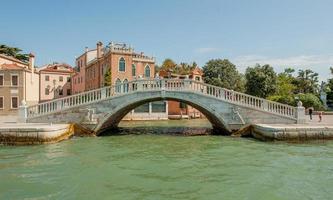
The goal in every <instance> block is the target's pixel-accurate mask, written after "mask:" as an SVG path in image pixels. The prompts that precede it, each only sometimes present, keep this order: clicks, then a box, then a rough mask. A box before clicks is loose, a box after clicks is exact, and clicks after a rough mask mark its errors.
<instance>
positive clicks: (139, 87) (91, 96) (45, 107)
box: [27, 79, 296, 118]
mask: <svg viewBox="0 0 333 200" xmlns="http://www.w3.org/2000/svg"><path fill="white" fill-rule="evenodd" d="M156 90H168V91H191V92H195V93H200V94H203V95H207V96H211V97H214V98H218V99H221V100H223V101H227V102H230V103H233V104H238V105H242V106H246V107H251V108H255V109H259V110H263V111H266V112H270V113H274V114H278V115H283V116H287V117H291V118H296V108H295V107H292V106H289V105H285V104H281V103H277V102H273V101H269V100H266V99H263V98H259V97H254V96H251V95H247V94H244V93H240V92H236V91H233V90H228V89H224V88H220V87H217V86H213V85H209V84H205V83H203V82H199V81H194V80H189V79H140V80H135V81H130V82H124V83H122V84H117V85H113V86H108V87H103V88H99V89H95V90H91V91H87V92H83V93H79V94H75V95H72V96H68V97H64V98H59V99H55V100H52V101H48V102H44V103H40V104H37V105H33V106H29V107H28V108H27V117H28V118H30V117H36V116H41V115H46V114H49V113H54V112H59V111H61V110H63V109H67V108H72V107H75V106H80V105H84V104H89V103H93V102H98V101H101V100H104V99H109V98H112V97H114V96H118V95H124V94H128V93H131V92H136V91H156Z"/></svg>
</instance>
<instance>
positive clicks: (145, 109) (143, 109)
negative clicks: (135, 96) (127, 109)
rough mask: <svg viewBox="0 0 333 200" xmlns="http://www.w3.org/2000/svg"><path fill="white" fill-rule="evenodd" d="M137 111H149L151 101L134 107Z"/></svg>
mask: <svg viewBox="0 0 333 200" xmlns="http://www.w3.org/2000/svg"><path fill="white" fill-rule="evenodd" d="M134 112H135V113H149V103H145V104H143V105H141V106H139V107H137V108H135V109H134Z"/></svg>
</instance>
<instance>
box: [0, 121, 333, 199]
mask: <svg viewBox="0 0 333 200" xmlns="http://www.w3.org/2000/svg"><path fill="white" fill-rule="evenodd" d="M121 126H122V127H123V128H122V129H121V130H120V134H119V133H118V134H115V133H110V135H109V136H104V137H97V138H73V139H71V140H68V141H64V142H61V143H57V144H51V145H39V146H22V147H17V146H16V147H14V146H0V199H6V200H7V199H121V200H123V199H126V200H127V199H151V200H156V199H205V200H206V199H214V200H215V199H255V200H258V199H263V200H267V199H270V200H272V199H273V200H274V199H291V200H297V199H302V200H303V199H332V196H333V142H332V141H327V142H315V143H302V144H291V143H284V142H283V143H276V142H275V143H264V142H260V141H256V140H253V139H245V138H231V137H222V136H191V137H189V136H180V135H179V132H181V131H184V130H185V131H188V130H187V129H186V128H184V127H188V126H191V127H194V130H196V131H198V130H203V129H200V128H199V127H203V128H205V127H209V124H208V123H207V122H205V121H203V120H194V121H188V120H184V121H168V122H154V123H152V122H145V123H142V122H139V123H138V122H126V123H122V124H121ZM170 126H172V127H174V128H172V129H170ZM134 127H135V128H134ZM175 127H178V128H175ZM168 130H170V131H169V132H168ZM199 132H200V131H199ZM125 133H131V134H125Z"/></svg>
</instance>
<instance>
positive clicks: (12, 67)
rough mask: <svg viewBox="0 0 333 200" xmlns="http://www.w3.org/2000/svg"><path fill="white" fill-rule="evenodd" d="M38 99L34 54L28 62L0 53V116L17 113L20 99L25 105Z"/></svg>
mask: <svg viewBox="0 0 333 200" xmlns="http://www.w3.org/2000/svg"><path fill="white" fill-rule="evenodd" d="M38 100H39V73H38V71H37V69H35V56H34V55H33V54H30V55H29V62H28V63H25V62H22V61H20V60H18V59H16V58H14V57H10V56H6V55H2V54H0V116H2V117H4V116H5V117H6V118H8V117H10V116H15V117H16V116H17V115H18V108H19V106H20V104H21V102H22V101H24V102H26V103H27V105H34V104H37V103H38Z"/></svg>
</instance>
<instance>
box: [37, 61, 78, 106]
mask: <svg viewBox="0 0 333 200" xmlns="http://www.w3.org/2000/svg"><path fill="white" fill-rule="evenodd" d="M73 74H74V69H73V68H72V66H70V65H68V64H66V63H53V64H48V65H45V66H43V67H41V68H40V69H39V75H40V78H39V80H40V86H39V89H40V90H39V101H40V102H44V101H49V100H52V99H57V98H61V97H66V96H69V95H71V94H72V86H71V77H72V75H73Z"/></svg>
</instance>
